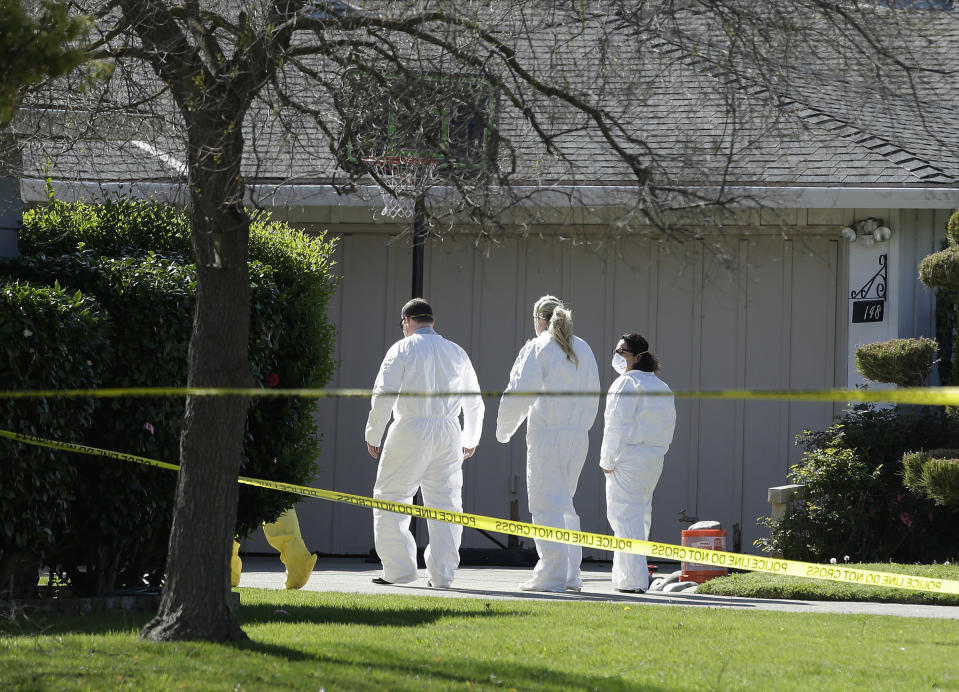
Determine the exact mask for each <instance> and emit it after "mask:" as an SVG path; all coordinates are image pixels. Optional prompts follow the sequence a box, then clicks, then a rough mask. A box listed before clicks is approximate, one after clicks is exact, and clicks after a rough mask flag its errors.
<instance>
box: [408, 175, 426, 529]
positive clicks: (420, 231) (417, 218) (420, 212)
mask: <svg viewBox="0 0 959 692" xmlns="http://www.w3.org/2000/svg"><path fill="white" fill-rule="evenodd" d="M425 194H426V192H425V191H423V192H420V194H418V195H417V196H416V202H414V204H413V248H412V250H413V272H412V279H413V280H412V291H411V292H412V295H411V296H410V298H422V297H423V273H424V263H425V259H426V201H425V200H424V199H423V197H424V196H425ZM422 502H423V500H422V494H421V493H420V491H419V490H417V491H416V495H415V496H414V497H413V504H414V505H420V504H422ZM416 525H417V521H416V519H415V518H411V519H410V533H411V534H413V540H414V541H415V540H416Z"/></svg>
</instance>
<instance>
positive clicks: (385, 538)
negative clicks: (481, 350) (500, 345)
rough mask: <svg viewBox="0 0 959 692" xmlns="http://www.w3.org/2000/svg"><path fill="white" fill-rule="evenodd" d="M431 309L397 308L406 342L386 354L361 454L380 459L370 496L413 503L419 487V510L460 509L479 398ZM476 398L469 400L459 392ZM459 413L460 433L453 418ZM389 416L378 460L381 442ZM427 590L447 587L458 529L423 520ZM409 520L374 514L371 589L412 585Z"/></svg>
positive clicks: (471, 375) (420, 305) (423, 305)
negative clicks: (376, 563)
mask: <svg viewBox="0 0 959 692" xmlns="http://www.w3.org/2000/svg"><path fill="white" fill-rule="evenodd" d="M433 323H434V320H433V309H432V308H431V307H430V304H429V303H427V302H426V301H425V300H423V299H422V298H414V299H413V300H411V301H409V302H408V303H407V304H406V305H404V306H403V310H402V319H401V320H400V327H402V329H403V335H404V337H405V338H404V339H402V340H400V341H397V342H396V343H395V344H393V345H392V346H391V347H390V349H389V350H388V351H387V352H386V357H385V358H384V359H383V363H382V365H380V370H379V373H378V374H377V376H376V383H375V384H374V385H373V398H372V402H371V405H370V415H369V418H368V419H367V422H366V447H367V451H369V454H370V456H371V457H373V458H374V459H379V469H378V470H377V474H376V483H375V485H374V486H373V497H375V498H377V499H381V500H389V501H393V502H405V503H409V502H412V500H413V496H414V495H415V494H416V490H417V488H420V489H421V490H422V492H423V504H424V505H425V506H427V507H436V508H438V509H448V510H454V511H456V512H461V511H462V510H463V497H462V490H463V460H464V459H468V458H470V457H471V456H473V453H474V452H475V451H476V447H477V445H478V444H479V439H480V434H481V433H482V428H483V412H484V406H483V399H482V397H481V396H479V394H478V392H479V391H480V388H479V383H478V382H477V379H476V373H475V371H474V370H473V365H472V363H470V359H469V357H468V356H467V355H466V352H465V351H464V350H463V349H462V348H460V347H459V346H457V345H456V344H454V343H453V342H452V341H449V340H447V339H444V338H443V337H442V336H440V335H439V334H437V333H436V332H435V331H433ZM400 392H444V393H446V394H444V395H443V396H425V397H413V396H397V394H398V393H400ZM464 392H476V393H477V394H476V395H475V396H464V395H463V394H461V393H464ZM461 411H462V414H463V426H462V428H460V421H459V416H460V412H461ZM391 413H392V415H393V424H392V425H391V426H390V429H389V433H387V435H386V441H385V442H384V443H383V453H382V455H381V454H380V440H381V439H382V438H383V431H384V429H385V428H386V425H387V423H388V422H389V419H390V414H391ZM426 523H427V527H428V528H429V536H430V541H429V545H428V546H427V548H426V553H425V559H426V571H427V575H428V578H429V585H430V586H431V587H434V588H447V587H449V586H450V583H451V582H452V581H453V574H454V572H455V571H456V568H457V566H458V565H459V546H460V538H461V537H462V534H463V527H462V525H460V524H451V523H447V522H441V521H433V520H427V522H426ZM409 526H410V516H409V515H407V514H397V513H395V512H386V511H382V510H376V509H375V510H373V542H374V545H375V546H376V552H377V554H378V555H379V557H380V561H381V562H382V563H383V574H382V576H380V577H376V578H374V579H373V583H375V584H403V583H408V582H411V581H414V580H415V579H416V543H415V541H414V540H413V536H412V534H410V531H409Z"/></svg>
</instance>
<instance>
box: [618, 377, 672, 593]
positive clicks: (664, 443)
mask: <svg viewBox="0 0 959 692" xmlns="http://www.w3.org/2000/svg"><path fill="white" fill-rule="evenodd" d="M669 391H670V389H669V387H668V386H666V383H665V382H663V381H662V380H661V379H659V378H658V377H656V375H655V374H654V373H651V372H642V371H640V370H630V371H628V372H627V373H626V374H624V375H620V376H619V377H618V378H617V379H616V380H615V381H614V382H613V384H612V386H610V388H609V393H608V394H607V395H606V415H605V419H606V422H605V429H604V430H603V446H602V449H601V451H600V456H599V465H600V466H601V467H602V468H604V469H606V470H608V471H612V473H608V474H606V517H607V518H608V519H609V525H610V526H612V527H613V533H615V535H616V536H620V537H623V538H634V539H639V540H644V541H645V540H649V527H650V523H651V522H652V511H653V490H655V488H656V483H658V482H659V477H660V475H661V474H662V472H663V457H664V456H666V452H667V451H668V450H669V445H670V443H671V442H672V440H673V430H674V429H675V427H676V404H675V402H674V401H673V397H672V395H671V394H669V395H659V396H637V395H635V394H636V392H669ZM613 588H614V589H622V590H626V591H633V590H636V589H642V590H643V591H645V590H646V589H648V588H649V570H648V568H647V566H646V557H645V556H643V555H634V554H632V553H620V552H614V553H613Z"/></svg>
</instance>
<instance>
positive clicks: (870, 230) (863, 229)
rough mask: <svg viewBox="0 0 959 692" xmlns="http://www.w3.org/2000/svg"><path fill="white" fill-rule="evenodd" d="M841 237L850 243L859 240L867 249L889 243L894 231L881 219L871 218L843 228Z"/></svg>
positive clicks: (840, 233) (840, 230) (840, 231)
mask: <svg viewBox="0 0 959 692" xmlns="http://www.w3.org/2000/svg"><path fill="white" fill-rule="evenodd" d="M839 237H840V238H842V239H843V240H845V241H847V242H850V243H855V242H856V240H859V242H860V243H862V244H863V245H864V246H865V247H871V246H872V245H875V244H876V243H885V242H886V241H888V240H889V239H890V238H891V237H892V229H891V228H889V226H886V225H885V224H883V222H882V221H881V220H880V219H876V218H873V217H869V218H868V219H862V220H861V221H856V222H854V223H852V224H850V225H849V226H843V227H842V228H840V229H839Z"/></svg>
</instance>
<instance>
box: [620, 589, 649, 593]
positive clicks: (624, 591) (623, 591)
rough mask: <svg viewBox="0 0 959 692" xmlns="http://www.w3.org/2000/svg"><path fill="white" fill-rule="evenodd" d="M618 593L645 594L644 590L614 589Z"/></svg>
mask: <svg viewBox="0 0 959 692" xmlns="http://www.w3.org/2000/svg"><path fill="white" fill-rule="evenodd" d="M616 590H617V591H619V592H620V593H646V589H616Z"/></svg>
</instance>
